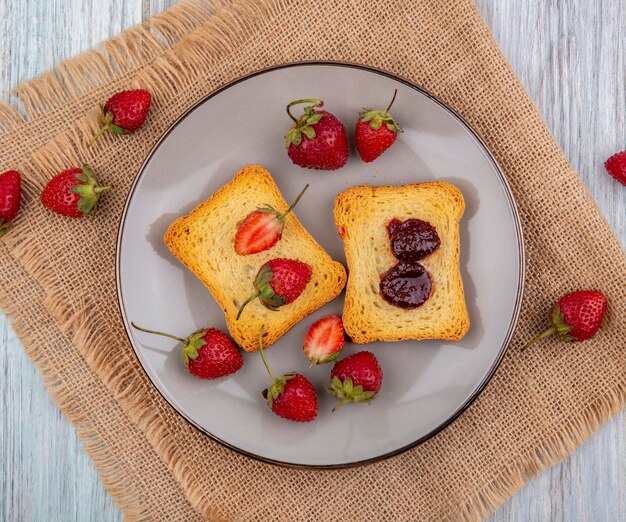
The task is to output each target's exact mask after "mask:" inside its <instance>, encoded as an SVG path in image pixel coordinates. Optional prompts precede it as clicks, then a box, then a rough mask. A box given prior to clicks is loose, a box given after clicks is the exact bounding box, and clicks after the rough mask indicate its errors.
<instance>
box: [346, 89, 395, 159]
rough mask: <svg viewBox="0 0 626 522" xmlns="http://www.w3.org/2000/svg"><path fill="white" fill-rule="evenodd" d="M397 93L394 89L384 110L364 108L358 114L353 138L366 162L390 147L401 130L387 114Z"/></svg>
mask: <svg viewBox="0 0 626 522" xmlns="http://www.w3.org/2000/svg"><path fill="white" fill-rule="evenodd" d="M397 93H398V91H397V90H396V91H395V92H394V95H393V98H392V100H391V103H390V104H389V107H387V109H385V110H384V111H381V110H376V109H365V110H364V111H363V112H362V113H361V114H360V115H359V120H358V122H357V124H356V130H355V134H354V140H355V142H356V149H357V151H358V152H359V155H360V156H361V159H362V160H363V161H365V162H366V163H369V162H370V161H374V160H375V159H376V158H378V156H380V155H381V154H382V153H383V152H385V151H386V150H387V149H388V148H389V147H391V146H392V145H393V143H394V141H396V138H397V137H398V133H399V132H402V129H401V128H400V126H399V125H398V124H397V123H396V122H395V120H394V119H393V118H392V116H391V115H390V114H389V109H391V106H392V105H393V102H394V101H395V99H396V94H397Z"/></svg>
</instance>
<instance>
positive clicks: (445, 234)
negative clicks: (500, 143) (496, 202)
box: [334, 181, 470, 344]
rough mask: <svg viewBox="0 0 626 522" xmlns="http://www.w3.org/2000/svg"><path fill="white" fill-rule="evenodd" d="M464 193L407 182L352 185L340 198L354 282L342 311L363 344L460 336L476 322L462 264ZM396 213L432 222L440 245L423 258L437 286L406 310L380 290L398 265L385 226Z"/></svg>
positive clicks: (340, 226) (339, 220)
mask: <svg viewBox="0 0 626 522" xmlns="http://www.w3.org/2000/svg"><path fill="white" fill-rule="evenodd" d="M464 210H465V201H464V199H463V195H462V194H461V192H460V191H459V189H458V188H456V187H455V186H454V185H452V184H450V183H446V182H441V181H436V182H428V183H418V184H413V185H400V186H381V187H371V186H358V187H352V188H350V189H348V190H346V191H344V192H342V193H341V194H339V195H338V196H337V197H336V198H335V208H334V217H335V224H336V226H337V230H338V231H339V235H340V236H341V238H342V240H343V243H344V250H345V253H346V261H347V265H348V273H349V278H348V283H347V286H346V300H345V306H344V311H343V323H344V328H345V330H346V333H347V334H348V335H349V336H350V337H351V339H352V341H353V342H355V343H357V344H363V343H370V342H373V341H403V340H409V339H410V340H423V339H443V340H451V341H455V340H458V339H461V338H462V337H463V336H464V335H465V334H466V333H467V331H468V329H469V326H470V321H469V315H468V312H467V306H466V303H465V294H464V291H463V281H462V279H461V270H460V237H459V221H460V219H461V217H462V216H463V212H464ZM393 218H397V219H400V220H402V221H404V220H406V219H409V218H418V219H422V220H424V221H428V222H429V223H431V224H432V225H433V226H434V227H435V229H436V230H437V233H438V234H439V237H440V239H441V245H440V246H439V248H438V249H437V250H436V251H435V252H433V253H432V254H431V255H429V256H427V257H425V258H424V259H423V260H421V261H420V264H422V265H423V266H424V267H425V268H426V269H427V270H428V272H429V273H430V274H431V277H432V283H433V289H432V292H431V296H430V298H429V299H428V301H426V302H425V303H424V304H423V305H422V306H420V307H418V308H415V309H412V310H407V309H402V308H399V307H396V306H393V305H391V304H389V303H387V302H386V301H385V300H383V298H382V297H381V296H380V294H379V283H380V276H381V274H383V273H385V272H386V271H387V270H389V269H390V268H391V267H392V266H394V265H395V264H396V263H397V259H396V258H395V257H394V255H393V253H392V252H391V248H390V241H389V237H388V234H387V229H386V226H387V224H388V223H389V221H391V220H392V219H393Z"/></svg>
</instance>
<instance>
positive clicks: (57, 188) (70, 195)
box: [41, 165, 111, 218]
mask: <svg viewBox="0 0 626 522" xmlns="http://www.w3.org/2000/svg"><path fill="white" fill-rule="evenodd" d="M110 188H111V186H110V185H109V186H106V187H100V186H98V181H97V180H96V178H95V176H94V174H93V172H92V171H91V169H90V168H89V167H88V166H87V165H83V166H82V168H73V169H68V170H64V171H63V172H61V173H60V174H57V175H56V176H55V177H54V178H52V179H51V180H50V181H49V182H48V184H47V185H46V188H44V189H43V192H42V193H41V202H42V203H43V205H44V206H45V207H48V208H49V209H50V210H53V211H54V212H56V213H57V214H62V215H63V216H69V217H73V218H81V217H84V216H88V215H89V214H91V213H92V212H93V211H94V210H95V209H96V205H97V203H98V199H99V197H100V194H101V193H102V192H104V191H105V190H109V189H110Z"/></svg>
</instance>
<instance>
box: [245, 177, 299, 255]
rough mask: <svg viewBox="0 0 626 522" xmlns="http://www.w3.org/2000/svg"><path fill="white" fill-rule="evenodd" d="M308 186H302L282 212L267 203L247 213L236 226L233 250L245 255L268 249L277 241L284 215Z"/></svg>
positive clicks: (282, 225)
mask: <svg viewBox="0 0 626 522" xmlns="http://www.w3.org/2000/svg"><path fill="white" fill-rule="evenodd" d="M308 187H309V186H308V185H307V186H306V187H304V189H303V190H302V192H300V195H299V196H298V197H297V198H296V200H295V201H294V202H293V203H292V205H291V206H290V207H289V208H288V209H287V210H286V211H285V212H283V213H280V212H278V210H276V209H275V208H273V207H271V206H269V205H268V206H265V207H261V208H259V209H257V210H255V211H254V212H251V213H250V214H248V215H247V216H246V217H245V219H244V220H243V221H242V222H241V224H240V225H239V227H238V228H237V234H236V235H235V252H237V253H238V254H239V255H240V256H247V255H250V254H256V253H258V252H263V251H264V250H269V249H270V248H272V247H273V246H274V245H275V244H276V243H278V240H279V239H280V238H281V236H282V233H283V228H285V217H287V215H288V214H289V213H290V212H291V211H292V210H293V208H294V207H295V206H296V205H297V204H298V201H300V198H301V197H302V195H303V194H304V192H305V191H306V189H307V188H308Z"/></svg>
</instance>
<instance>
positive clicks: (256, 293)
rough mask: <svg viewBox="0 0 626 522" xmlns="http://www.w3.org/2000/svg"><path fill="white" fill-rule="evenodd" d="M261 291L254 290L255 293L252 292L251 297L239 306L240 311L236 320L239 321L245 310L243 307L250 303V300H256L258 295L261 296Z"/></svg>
mask: <svg viewBox="0 0 626 522" xmlns="http://www.w3.org/2000/svg"><path fill="white" fill-rule="evenodd" d="M260 295H261V292H258V291H257V292H254V294H252V295H251V296H250V297H248V299H246V300H245V301H244V302H243V304H242V305H241V306H240V307H239V311H238V312H237V317H235V321H239V318H240V317H241V313H242V312H243V309H244V308H245V307H246V306H247V305H248V303H249V302H250V301H254V300H255V299H256V298H257V297H260Z"/></svg>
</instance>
